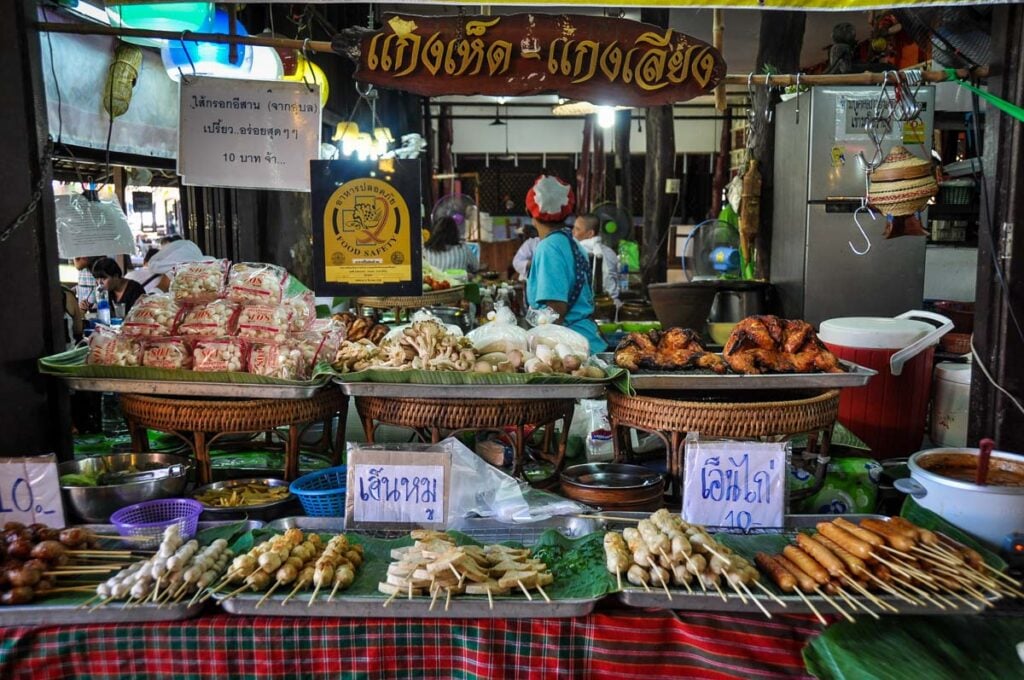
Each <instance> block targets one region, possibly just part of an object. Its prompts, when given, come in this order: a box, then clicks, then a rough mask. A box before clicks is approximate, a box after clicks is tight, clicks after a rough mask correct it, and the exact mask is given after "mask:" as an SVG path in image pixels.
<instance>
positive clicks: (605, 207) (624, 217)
mask: <svg viewBox="0 0 1024 680" xmlns="http://www.w3.org/2000/svg"><path fill="white" fill-rule="evenodd" d="M594 215H595V216H596V217H597V223H598V224H597V235H598V236H600V237H601V243H603V244H604V245H606V246H608V247H609V248H611V249H612V250H614V251H618V249H619V241H620V240H622V239H625V238H629V230H630V228H631V227H632V226H633V218H632V217H630V215H629V213H628V212H626V211H625V210H624V209H623V208H622V206H620V205H617V204H615V203H611V202H607V203H602V204H600V205H598V206H597V207H596V208H594Z"/></svg>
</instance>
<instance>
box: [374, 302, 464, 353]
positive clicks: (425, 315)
mask: <svg viewBox="0 0 1024 680" xmlns="http://www.w3.org/2000/svg"><path fill="white" fill-rule="evenodd" d="M420 321H433V322H434V323H436V324H440V325H441V326H443V327H444V328H446V329H447V330H448V334H449V335H454V336H456V337H459V338H461V337H462V336H463V333H462V329H461V328H459V327H458V326H456V325H455V324H446V323H445V322H444V321H441V319H439V318H437V317H436V316H434V315H433V314H432V313H430V312H429V311H427V310H426V309H421V310H419V311H418V312H413V314H412V316H410V317H409V323H406V324H402V325H401V326H395V327H394V328H392V329H391V330H390V331H388V333H387V335H385V336H384V337H383V338H382V339H381V341H380V342H378V343H377V344H378V345H383V344H384V343H385V342H388V341H390V340H394V339H395V338H397V337H398V336H400V335H401V334H402V332H403V331H404V330H405V329H406V328H409V327H410V326H412V325H413V324H414V323H418V322H420Z"/></svg>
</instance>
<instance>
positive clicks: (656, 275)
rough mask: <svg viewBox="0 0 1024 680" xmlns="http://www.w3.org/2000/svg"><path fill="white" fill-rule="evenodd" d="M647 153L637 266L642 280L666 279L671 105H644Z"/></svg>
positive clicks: (672, 154)
mask: <svg viewBox="0 0 1024 680" xmlns="http://www.w3.org/2000/svg"><path fill="white" fill-rule="evenodd" d="M646 132H647V155H646V171H645V175H644V221H643V224H644V231H643V246H642V248H641V257H640V259H641V262H640V269H641V271H642V273H643V283H644V285H645V286H646V285H648V284H651V283H660V282H663V281H665V278H666V276H667V269H668V256H667V251H666V250H665V235H666V234H667V233H668V229H669V220H670V219H671V217H672V204H673V202H674V201H673V197H672V196H671V195H669V194H667V193H665V181H666V180H668V179H670V178H671V177H672V173H673V168H674V167H675V160H676V141H675V121H674V120H673V116H672V106H671V105H666V106H654V107H650V108H648V109H647V125H646Z"/></svg>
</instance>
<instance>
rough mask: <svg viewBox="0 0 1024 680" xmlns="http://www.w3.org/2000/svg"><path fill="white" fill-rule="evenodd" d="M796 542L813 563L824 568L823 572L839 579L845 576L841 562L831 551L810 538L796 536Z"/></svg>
mask: <svg viewBox="0 0 1024 680" xmlns="http://www.w3.org/2000/svg"><path fill="white" fill-rule="evenodd" d="M796 542H797V545H799V546H800V548H801V549H802V550H803V551H804V552H806V553H807V554H808V555H810V556H811V557H813V558H814V561H816V562H817V563H818V564H820V565H821V566H823V567H825V570H826V571H827V572H828V573H829V574H831V575H832V576H835V577H836V578H840V577H842V576H844V575H846V567H845V566H844V565H843V563H842V561H840V559H839V558H838V557H836V556H835V555H834V554H833V553H832V551H831V550H829V549H828V548H826V547H825V546H824V545H822V544H821V543H818V542H817V541H815V540H814V539H813V538H812V537H811V536H809V535H807V534H797V535H796Z"/></svg>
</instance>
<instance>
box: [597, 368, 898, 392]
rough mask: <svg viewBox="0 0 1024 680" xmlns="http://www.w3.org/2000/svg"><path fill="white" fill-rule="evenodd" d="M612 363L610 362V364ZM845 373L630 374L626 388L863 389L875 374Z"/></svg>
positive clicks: (858, 370)
mask: <svg viewBox="0 0 1024 680" xmlns="http://www.w3.org/2000/svg"><path fill="white" fill-rule="evenodd" d="M610 361H613V360H610ZM841 363H842V364H843V366H845V367H846V369H847V372H846V373H777V374H769V375H737V374H726V375H718V374H716V373H710V372H704V371H700V372H698V371H692V372H684V371H680V372H677V373H630V375H629V384H630V386H631V387H632V388H633V389H634V390H636V391H637V392H645V391H668V390H674V391H677V392H684V391H687V390H701V391H704V390H807V389H821V390H827V389H837V388H841V387H863V386H864V385H867V384H868V381H869V380H871V378H872V376H875V375H877V374H878V371H875V370H872V369H870V368H865V367H863V366H861V365H859V364H854V363H850V362H848V361H843V362H841Z"/></svg>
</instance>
